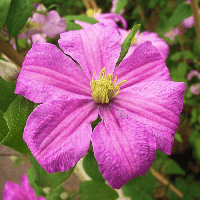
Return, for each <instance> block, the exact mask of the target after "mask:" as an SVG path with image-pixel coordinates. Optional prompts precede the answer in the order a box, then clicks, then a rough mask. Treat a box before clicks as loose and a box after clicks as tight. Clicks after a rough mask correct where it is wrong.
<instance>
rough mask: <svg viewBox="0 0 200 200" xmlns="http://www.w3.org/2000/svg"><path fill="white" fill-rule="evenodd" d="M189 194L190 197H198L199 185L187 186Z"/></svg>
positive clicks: (199, 192)
mask: <svg viewBox="0 0 200 200" xmlns="http://www.w3.org/2000/svg"><path fill="white" fill-rule="evenodd" d="M189 192H190V195H191V197H200V185H199V184H196V183H192V184H191V185H189Z"/></svg>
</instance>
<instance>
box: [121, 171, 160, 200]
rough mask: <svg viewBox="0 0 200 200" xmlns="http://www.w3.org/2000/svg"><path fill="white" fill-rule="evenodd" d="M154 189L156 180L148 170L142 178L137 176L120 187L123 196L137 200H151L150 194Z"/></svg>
mask: <svg viewBox="0 0 200 200" xmlns="http://www.w3.org/2000/svg"><path fill="white" fill-rule="evenodd" d="M155 187H156V180H155V178H154V177H153V175H152V174H151V172H150V170H149V171H148V172H147V173H146V174H145V175H144V176H138V177H136V178H134V179H132V180H130V181H129V182H128V183H126V184H125V185H124V186H123V187H122V191H123V193H124V195H125V196H128V197H131V199H137V200H143V199H145V200H146V199H147V200H152V199H153V198H152V195H151V194H152V193H153V192H154V190H155Z"/></svg>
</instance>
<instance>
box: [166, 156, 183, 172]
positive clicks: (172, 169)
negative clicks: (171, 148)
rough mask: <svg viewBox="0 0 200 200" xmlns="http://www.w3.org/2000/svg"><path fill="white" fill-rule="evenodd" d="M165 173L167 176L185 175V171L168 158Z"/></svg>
mask: <svg viewBox="0 0 200 200" xmlns="http://www.w3.org/2000/svg"><path fill="white" fill-rule="evenodd" d="M165 172H166V173H167V174H180V175H185V171H184V170H183V169H182V168H181V167H180V166H179V165H178V163H177V162H176V161H174V160H173V159H171V158H168V159H167V160H166V162H165Z"/></svg>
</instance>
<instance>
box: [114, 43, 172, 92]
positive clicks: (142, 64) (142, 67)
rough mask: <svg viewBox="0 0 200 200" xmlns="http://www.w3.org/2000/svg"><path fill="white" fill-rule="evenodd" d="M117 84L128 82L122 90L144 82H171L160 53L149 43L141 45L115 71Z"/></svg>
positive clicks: (123, 85) (121, 87)
mask: <svg viewBox="0 0 200 200" xmlns="http://www.w3.org/2000/svg"><path fill="white" fill-rule="evenodd" d="M116 76H117V77H118V79H117V82H116V84H117V83H120V82H121V81H124V80H127V82H126V83H124V84H122V85H121V86H120V89H123V88H126V87H130V86H132V85H134V84H136V83H139V82H143V81H145V82H146V81H154V80H156V81H167V80H171V78H170V74H169V70H168V68H167V66H166V64H165V61H164V60H163V58H162V56H161V55H160V53H159V51H158V50H157V49H156V48H155V47H154V46H153V45H152V43H151V42H149V41H147V42H144V43H143V44H141V45H139V46H138V47H137V48H136V49H135V51H134V52H133V53H132V54H131V55H130V56H129V57H128V58H126V59H124V60H123V61H122V62H121V63H120V64H119V65H118V66H117V68H116V70H115V71H114V77H116Z"/></svg>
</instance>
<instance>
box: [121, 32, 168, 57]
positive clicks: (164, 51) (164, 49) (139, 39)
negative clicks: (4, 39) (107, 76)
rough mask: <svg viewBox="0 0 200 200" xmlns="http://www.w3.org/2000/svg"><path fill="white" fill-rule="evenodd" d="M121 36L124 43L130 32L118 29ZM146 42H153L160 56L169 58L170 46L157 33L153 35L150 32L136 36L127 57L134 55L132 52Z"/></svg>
mask: <svg viewBox="0 0 200 200" xmlns="http://www.w3.org/2000/svg"><path fill="white" fill-rule="evenodd" d="M118 30H119V32H120V34H121V43H123V42H124V40H125V39H126V37H127V36H128V34H129V32H130V31H127V30H124V29H118ZM145 41H151V42H152V45H153V46H154V47H156V48H157V49H158V51H159V52H160V54H161V55H162V57H163V58H164V59H166V58H167V56H168V54H169V46H168V44H167V43H166V42H165V40H164V39H162V38H159V37H158V34H157V33H151V32H149V31H144V32H142V33H140V34H139V31H138V32H137V33H136V34H135V37H134V38H133V40H132V45H131V46H130V48H129V51H128V53H127V55H126V57H128V56H129V55H131V54H132V52H133V51H134V50H135V49H136V48H137V46H138V45H140V44H142V43H143V42H145Z"/></svg>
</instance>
